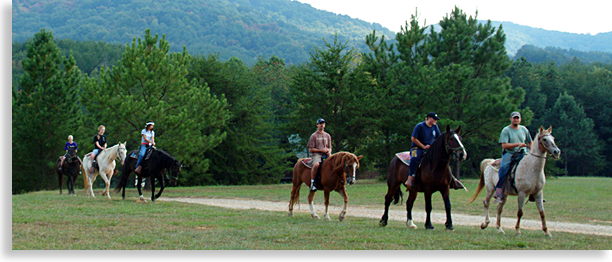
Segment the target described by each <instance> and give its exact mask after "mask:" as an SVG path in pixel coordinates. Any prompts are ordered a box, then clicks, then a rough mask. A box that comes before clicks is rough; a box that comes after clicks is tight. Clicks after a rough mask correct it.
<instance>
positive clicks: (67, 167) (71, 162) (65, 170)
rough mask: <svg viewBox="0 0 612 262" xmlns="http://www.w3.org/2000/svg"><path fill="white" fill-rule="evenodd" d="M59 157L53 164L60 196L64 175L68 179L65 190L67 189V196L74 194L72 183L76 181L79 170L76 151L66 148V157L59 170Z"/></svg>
mask: <svg viewBox="0 0 612 262" xmlns="http://www.w3.org/2000/svg"><path fill="white" fill-rule="evenodd" d="M61 160H62V159H61V157H59V158H57V162H56V163H55V171H56V172H57V177H58V178H59V188H60V195H61V194H62V183H63V180H64V175H65V176H67V177H68V180H66V188H67V189H68V194H74V182H75V181H76V178H77V176H78V175H79V170H81V168H80V166H81V162H80V161H79V159H78V156H77V155H76V150H75V149H74V148H73V147H69V148H68V156H67V157H66V159H64V165H63V166H62V169H61V170H60V169H59V168H60V163H61Z"/></svg>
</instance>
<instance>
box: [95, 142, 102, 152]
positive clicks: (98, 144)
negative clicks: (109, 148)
mask: <svg viewBox="0 0 612 262" xmlns="http://www.w3.org/2000/svg"><path fill="white" fill-rule="evenodd" d="M96 148H98V149H102V150H103V149H104V148H102V147H101V146H100V143H98V141H96Z"/></svg>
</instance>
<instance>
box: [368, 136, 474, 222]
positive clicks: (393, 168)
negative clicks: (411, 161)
mask: <svg viewBox="0 0 612 262" xmlns="http://www.w3.org/2000/svg"><path fill="white" fill-rule="evenodd" d="M460 134H461V126H459V127H458V128H457V129H456V130H452V129H450V127H449V126H448V125H447V126H446V132H444V133H442V134H441V135H440V136H438V137H437V138H436V139H435V140H434V142H433V144H431V147H430V148H429V150H427V152H426V153H424V154H423V156H422V158H421V163H420V164H419V166H418V167H417V169H416V171H415V175H416V177H415V178H416V179H415V186H414V187H413V188H408V191H409V192H410V193H409V196H408V201H406V211H407V216H408V220H407V221H406V225H407V226H408V227H410V228H416V225H414V222H413V221H412V206H413V204H414V200H415V199H416V197H417V193H418V192H423V193H424V194H425V211H427V219H426V221H425V228H426V229H434V227H433V226H432V225H431V218H430V215H431V209H432V206H431V195H432V194H433V193H435V192H437V191H440V193H441V194H442V198H443V199H444V207H445V209H446V223H445V225H446V229H448V230H453V222H452V219H451V203H450V198H449V191H450V186H451V182H452V181H453V179H452V176H451V169H450V166H449V164H450V159H451V156H454V157H455V158H456V159H459V160H461V161H463V160H465V159H466V158H467V152H465V148H464V147H463V144H461V136H460ZM408 174H409V167H408V166H407V165H406V164H404V163H402V161H401V160H399V158H397V157H394V158H393V159H392V160H391V164H390V165H389V174H388V175H387V195H385V213H384V215H383V216H382V218H381V219H380V222H379V224H380V225H381V226H386V225H387V220H388V219H389V215H388V214H389V205H390V204H391V202H392V201H394V204H397V203H398V202H399V200H400V197H402V191H401V190H400V186H401V185H403V184H404V182H406V180H407V179H408Z"/></svg>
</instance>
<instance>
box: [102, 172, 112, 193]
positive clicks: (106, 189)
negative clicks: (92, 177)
mask: <svg viewBox="0 0 612 262" xmlns="http://www.w3.org/2000/svg"><path fill="white" fill-rule="evenodd" d="M100 176H101V177H102V179H103V180H104V184H105V185H106V188H105V189H104V192H102V195H105V194H106V196H107V197H108V199H111V197H110V193H109V191H110V190H109V188H110V180H109V179H108V177H106V173H104V172H102V171H100Z"/></svg>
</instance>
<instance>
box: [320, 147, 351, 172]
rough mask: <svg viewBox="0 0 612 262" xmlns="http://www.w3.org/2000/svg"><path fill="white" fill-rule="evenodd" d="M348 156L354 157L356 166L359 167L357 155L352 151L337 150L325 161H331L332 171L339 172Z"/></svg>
mask: <svg viewBox="0 0 612 262" xmlns="http://www.w3.org/2000/svg"><path fill="white" fill-rule="evenodd" d="M350 157H354V158H355V160H357V167H359V159H357V156H355V154H353V153H350V152H345V151H341V152H337V153H335V154H333V155H331V156H330V157H328V158H327V160H325V161H330V162H331V163H333V165H334V169H333V171H332V172H333V173H336V172H341V171H342V170H343V169H344V163H345V162H346V161H347V160H348V158H350Z"/></svg>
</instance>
